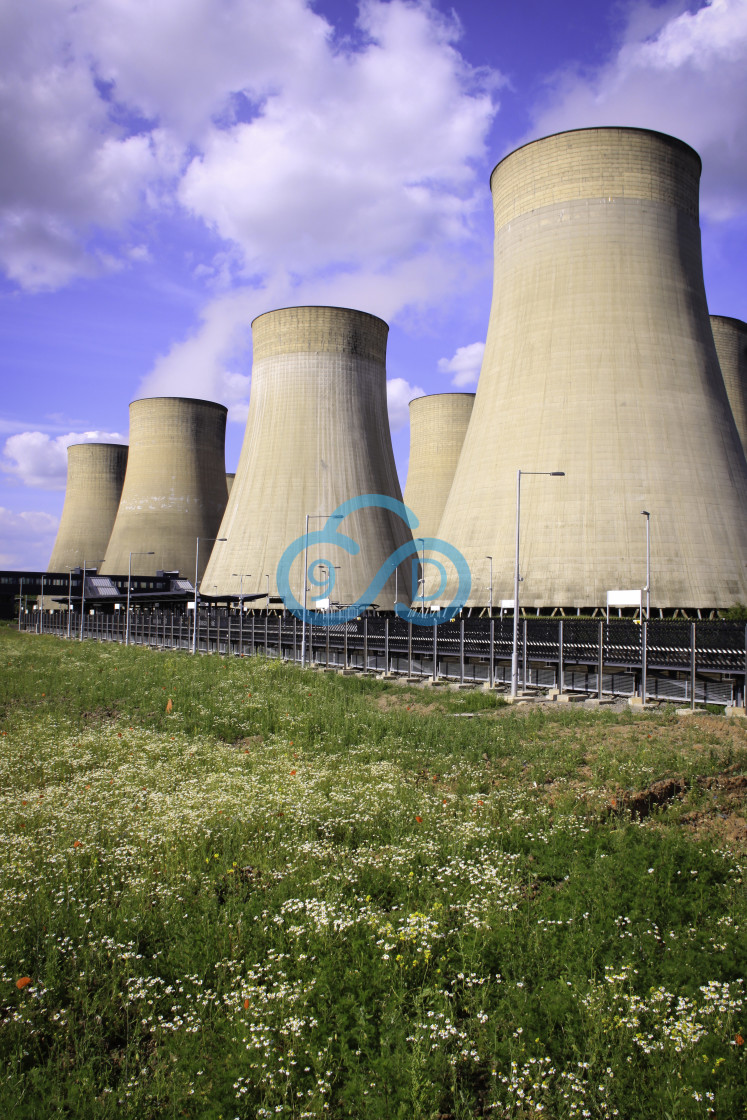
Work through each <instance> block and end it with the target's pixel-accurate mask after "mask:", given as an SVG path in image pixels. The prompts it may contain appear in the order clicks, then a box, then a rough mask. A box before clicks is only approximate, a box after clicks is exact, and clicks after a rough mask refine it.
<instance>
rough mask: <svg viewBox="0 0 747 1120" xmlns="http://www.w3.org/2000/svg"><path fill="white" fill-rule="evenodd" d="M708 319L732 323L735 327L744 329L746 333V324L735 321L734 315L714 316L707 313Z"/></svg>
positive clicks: (741, 321)
mask: <svg viewBox="0 0 747 1120" xmlns="http://www.w3.org/2000/svg"><path fill="white" fill-rule="evenodd" d="M708 318H709V319H719V320H720V321H721V322H722V323H733V324H734V325H735V326H736V327H744V329H745V330H746V331H747V323H745V321H744V319H737V317H736V316H735V315H714V314H713V312H709V313H708Z"/></svg>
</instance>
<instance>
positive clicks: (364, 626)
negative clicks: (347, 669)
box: [363, 614, 368, 673]
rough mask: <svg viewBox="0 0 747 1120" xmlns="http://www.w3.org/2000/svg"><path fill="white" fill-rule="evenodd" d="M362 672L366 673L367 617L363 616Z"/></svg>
mask: <svg viewBox="0 0 747 1120" xmlns="http://www.w3.org/2000/svg"><path fill="white" fill-rule="evenodd" d="M363 672H364V673H367V672H368V615H367V614H364V616H363Z"/></svg>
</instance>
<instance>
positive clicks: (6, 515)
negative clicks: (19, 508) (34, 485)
mask: <svg viewBox="0 0 747 1120" xmlns="http://www.w3.org/2000/svg"><path fill="white" fill-rule="evenodd" d="M58 525H59V518H57V517H53V516H52V515H51V514H50V513H42V512H40V511H38V510H29V511H23V512H21V513H14V512H13V511H12V510H9V509H5V507H3V506H0V568H6V569H11V570H16V571H18V570H24V569H27V570H32V571H40V570H41V571H43V570H44V569H45V568H46V566H47V561H48V560H49V556H50V553H51V551H52V546H53V545H54V540H55V537H56V535H57V528H58Z"/></svg>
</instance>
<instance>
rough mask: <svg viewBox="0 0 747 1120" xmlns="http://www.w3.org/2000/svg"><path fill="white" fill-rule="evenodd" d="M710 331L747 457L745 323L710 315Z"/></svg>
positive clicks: (746, 350)
mask: <svg viewBox="0 0 747 1120" xmlns="http://www.w3.org/2000/svg"><path fill="white" fill-rule="evenodd" d="M711 330H712V331H713V341H714V342H715V344H716V353H717V354H718V360H719V365H720V366H721V373H722V375H723V378H724V385H725V386H726V394H727V396H728V398H729V404H730V405H731V411H732V414H733V416H734V422H735V423H736V425H737V431H738V432H739V438H740V439H741V441H742V447H743V449H744V453H745V455H747V323H743V322H742V320H741V319H731V318H729V317H728V316H726V315H711Z"/></svg>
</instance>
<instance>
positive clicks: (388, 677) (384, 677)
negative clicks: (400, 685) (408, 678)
mask: <svg viewBox="0 0 747 1120" xmlns="http://www.w3.org/2000/svg"><path fill="white" fill-rule="evenodd" d="M377 676H378V678H379V680H380V681H396V680H397V674H396V673H377Z"/></svg>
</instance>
